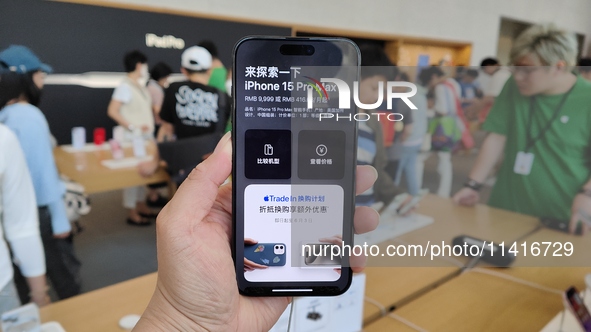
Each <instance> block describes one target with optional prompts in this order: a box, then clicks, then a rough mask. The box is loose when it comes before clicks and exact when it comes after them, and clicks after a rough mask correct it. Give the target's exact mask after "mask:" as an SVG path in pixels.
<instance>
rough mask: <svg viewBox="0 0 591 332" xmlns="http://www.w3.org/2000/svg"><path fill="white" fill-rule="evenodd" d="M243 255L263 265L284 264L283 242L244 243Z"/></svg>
mask: <svg viewBox="0 0 591 332" xmlns="http://www.w3.org/2000/svg"><path fill="white" fill-rule="evenodd" d="M244 257H245V258H246V259H248V260H250V261H251V262H254V263H257V264H261V265H265V266H284V265H285V244H283V243H257V244H250V245H246V244H245V245H244Z"/></svg>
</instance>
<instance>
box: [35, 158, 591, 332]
mask: <svg viewBox="0 0 591 332" xmlns="http://www.w3.org/2000/svg"><path fill="white" fill-rule="evenodd" d="M107 152H108V151H107ZM419 212H420V213H422V214H425V215H429V216H432V217H434V218H435V222H434V224H432V225H429V226H427V227H424V228H422V229H419V230H416V231H413V232H411V233H407V234H405V235H402V236H400V237H399V238H398V239H394V240H391V241H386V242H384V243H382V244H380V247H381V250H383V248H384V247H385V246H387V245H389V244H392V243H397V244H399V243H400V241H403V242H406V243H422V242H424V241H425V240H426V239H429V240H431V241H439V242H441V241H446V243H450V244H451V240H452V239H453V237H455V236H457V235H460V234H468V235H472V236H475V237H480V238H483V239H487V240H494V241H513V240H515V239H516V238H518V237H522V236H523V235H525V234H528V233H530V232H531V231H532V230H533V229H535V228H536V226H537V224H538V223H537V220H536V219H535V218H531V217H527V216H523V215H519V214H515V213H511V212H507V211H502V210H498V209H493V208H489V207H486V206H482V205H480V206H477V207H476V208H463V207H459V206H455V205H453V204H452V203H451V201H450V200H449V199H443V198H439V197H436V196H432V195H429V196H427V197H426V198H425V200H424V201H423V202H422V204H421V207H420V209H419ZM545 231H546V230H540V231H538V232H536V233H534V234H531V235H529V236H527V237H525V238H524V240H526V241H532V240H536V239H544V238H545V235H544V234H545V233H544V232H545ZM550 235H552V234H550ZM565 236H567V237H568V239H571V240H573V239H572V237H570V236H568V235H565ZM401 239H402V240H401ZM553 239H554V241H562V240H563V239H562V238H560V235H559V236H558V237H553ZM564 239H565V240H566V239H567V238H564ZM579 240H580V241H581V243H580V244H575V246H584V245H585V243H587V242H585V241H586V240H585V239H584V238H579ZM396 241H399V242H396ZM573 241H574V240H573ZM577 243H578V242H577ZM581 248H583V247H581ZM581 250H583V249H581ZM582 252H583V251H582ZM587 252H589V251H587ZM387 258H388V260H389V261H380V260H379V258H378V259H374V258H370V259H369V260H368V266H369V267H368V268H367V269H366V274H367V281H366V297H367V298H369V299H371V300H372V302H377V303H378V304H379V305H380V306H382V307H384V308H385V309H387V310H393V309H396V310H395V311H394V312H393V313H394V314H396V315H400V316H401V317H403V318H405V319H408V320H409V321H410V322H413V323H415V324H417V325H419V326H421V327H424V328H426V329H428V330H446V329H448V330H453V331H458V330H462V329H464V327H465V330H472V331H477V330H487V329H488V330H490V331H493V330H507V329H508V330H524V329H526V330H531V329H532V328H536V327H537V328H541V327H542V326H544V325H545V324H546V323H547V321H549V320H550V319H551V318H552V317H553V316H554V315H555V314H556V312H558V311H559V310H560V308H561V306H562V305H561V302H560V297H559V296H557V295H556V294H553V293H548V292H544V291H540V290H537V289H534V288H531V287H527V286H524V285H522V284H518V283H515V282H511V281H508V280H506V279H503V278H500V277H498V276H490V275H486V274H482V273H476V272H469V273H465V274H462V275H461V276H458V274H459V272H460V267H459V266H457V265H454V264H453V262H452V263H450V261H446V260H434V261H430V262H429V264H425V266H428V267H418V266H411V267H409V266H398V267H393V266H392V265H394V264H393V261H392V258H391V257H387ZM465 261H466V260H464V262H465ZM387 264H389V267H387V266H388V265H387ZM590 269H591V268H581V269H571V268H563V269H550V268H527V269H525V268H510V269H503V270H501V269H496V270H497V271H499V272H500V273H505V274H507V275H510V276H514V277H520V278H524V279H527V280H530V281H533V282H537V283H540V284H542V285H544V286H546V287H550V288H557V289H563V288H566V286H565V285H570V284H576V285H578V286H579V287H582V284H581V283H582V277H581V276H582V275H584V274H585V273H587V271H589V270H590ZM577 281H578V282H577ZM155 283H156V275H155V274H151V275H147V276H144V277H140V278H137V279H133V280H130V281H127V282H123V283H120V284H117V285H113V286H110V287H106V288H103V289H100V290H97V291H94V292H91V293H87V294H84V295H81V296H78V297H75V298H72V299H68V300H65V301H61V302H58V303H55V304H52V305H50V306H48V307H45V308H43V309H42V310H41V312H42V319H43V321H50V320H57V321H59V322H60V323H61V324H62V325H63V326H64V327H65V328H66V330H68V331H80V330H83V331H93V329H94V327H96V330H97V331H108V330H117V327H116V326H117V323H118V321H119V319H120V318H121V317H123V316H124V315H126V314H131V313H136V314H141V313H142V311H143V310H144V308H145V307H146V305H147V303H148V301H149V299H150V297H151V295H152V292H153V289H154V285H155ZM505 306H506V308H505ZM521 308H525V309H524V310H523V312H521V311H520V310H521ZM516 313H519V314H516ZM381 316H382V312H381V310H380V308H379V307H378V306H377V305H375V304H372V303H371V302H369V301H365V303H364V313H363V317H364V324H368V323H369V325H368V326H367V331H383V330H388V329H392V328H400V330H401V331H406V330H409V331H412V329H410V328H408V327H406V325H404V324H403V323H400V322H397V321H396V320H394V319H393V318H389V317H383V318H380V317H381ZM372 321H373V323H372ZM505 321H506V322H505ZM82 322H83V323H82ZM532 322H533V323H532ZM460 323H461V325H454V324H460ZM509 323H511V324H513V323H514V324H516V325H515V326H510V325H507V324H509ZM82 324H84V326H82ZM538 325H539V326H538ZM89 326H91V327H93V329H89ZM458 326H460V329H457V327H458Z"/></svg>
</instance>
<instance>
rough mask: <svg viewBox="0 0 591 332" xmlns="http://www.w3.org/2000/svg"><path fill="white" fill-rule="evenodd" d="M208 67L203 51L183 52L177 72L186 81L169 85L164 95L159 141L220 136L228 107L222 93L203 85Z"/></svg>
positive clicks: (224, 95)
mask: <svg viewBox="0 0 591 332" xmlns="http://www.w3.org/2000/svg"><path fill="white" fill-rule="evenodd" d="M211 65H212V57H211V54H209V52H208V51H207V50H206V49H205V48H203V47H200V46H193V47H189V48H187V49H186V50H185V51H184V52H183V54H182V55H181V72H182V73H183V74H184V75H185V77H186V78H187V80H186V81H182V82H175V83H172V84H170V86H169V87H168V89H166V91H165V93H164V102H163V104H162V110H161V111H160V118H161V119H162V121H163V124H162V126H161V128H160V132H159V133H158V140H159V141H161V140H163V139H165V138H168V139H172V138H173V137H176V138H178V139H183V138H189V137H196V136H200V135H204V134H211V133H219V134H220V136H221V134H222V133H223V131H224V128H225V126H226V121H227V120H228V118H229V116H230V107H231V105H230V99H229V97H228V95H227V94H226V93H224V92H222V91H220V90H219V89H217V88H214V87H211V86H208V85H207V83H208V82H209V78H210V75H211V71H212V69H211ZM224 81H225V78H224Z"/></svg>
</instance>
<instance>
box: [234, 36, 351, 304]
mask: <svg viewBox="0 0 591 332" xmlns="http://www.w3.org/2000/svg"><path fill="white" fill-rule="evenodd" d="M234 52H235V54H234V77H233V79H234V81H233V89H234V90H233V96H234V106H235V113H234V118H233V128H232V129H233V133H232V134H233V135H232V137H233V144H234V156H233V157H234V163H233V167H234V168H233V173H232V176H233V177H232V181H233V188H232V189H233V197H234V207H233V208H234V211H233V212H234V213H233V215H234V232H235V233H234V241H235V243H234V245H235V249H234V255H235V262H236V273H237V279H238V280H237V281H238V285H239V289H240V291H241V292H242V293H243V294H246V295H265V296H269V295H283V296H285V295H296V294H298V295H336V294H340V293H342V292H344V291H345V290H346V288H347V287H348V285H349V284H350V280H351V275H352V273H351V270H350V268H349V262H348V257H341V255H331V250H324V252H325V253H326V254H327V255H328V257H324V255H313V253H312V252H311V251H310V250H309V248H316V249H323V248H327V249H330V246H334V245H339V244H340V243H342V242H344V243H351V242H352V236H353V235H352V234H353V231H352V223H353V210H354V206H355V200H354V188H355V184H354V179H355V168H356V150H357V148H356V144H357V143H356V137H357V136H356V135H357V131H356V130H357V124H356V122H355V121H351V120H347V117H350V116H352V115H354V114H356V108H355V106H353V107H341V106H342V105H341V103H339V100H341V96H340V92H339V88H338V85H337V83H339V84H340V83H342V84H346V85H347V86H350V87H353V84H352V82H353V81H355V80H356V79H357V76H358V71H359V66H358V64H359V51H358V49H357V46H356V45H355V44H353V43H352V42H350V41H348V40H344V39H325V38H265V37H260V38H259V37H252V38H246V39H244V40H242V41H240V42H239V43H238V44H237V45H236V47H235V50H234ZM343 96H344V97H342V98H346V99H350V95H349V94H343ZM349 105H354V104H353V103H351V102H350V100H349ZM337 114H338V115H339V117H340V121H336V120H335V119H334V117H335V115H337ZM327 246H328V247H327ZM306 248H308V250H306Z"/></svg>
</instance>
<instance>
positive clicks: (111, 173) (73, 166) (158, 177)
mask: <svg viewBox="0 0 591 332" xmlns="http://www.w3.org/2000/svg"><path fill="white" fill-rule="evenodd" d="M156 149H157V148H156V144H154V143H153V142H149V143H148V145H147V148H146V150H147V153H148V155H155V154H156ZM123 150H124V152H125V156H126V157H131V156H133V150H132V148H131V147H127V148H124V149H123ZM53 155H54V158H55V162H56V164H57V168H58V170H59V172H60V173H61V174H64V175H65V176H67V177H69V178H70V179H72V180H74V181H76V182H79V183H80V184H82V185H83V186H84V188H85V190H86V193H87V194H94V193H98V192H103V191H110V190H118V189H124V188H128V187H136V186H141V185H146V184H150V183H158V182H168V181H169V179H170V177H169V176H168V174H167V173H166V171H165V170H164V169H162V168H159V169H158V170H157V171H156V173H155V174H154V175H152V176H150V177H148V178H144V177H142V176H141V175H140V174H139V173H138V171H137V168H135V167H130V168H121V169H109V168H107V167H105V166H103V165H102V164H101V161H102V160H108V159H113V156H112V154H111V150H110V149H107V150H103V149H98V150H96V151H92V152H74V153H69V152H66V151H65V150H64V149H63V148H62V147H59V146H58V147H56V148H55V149H54V151H53Z"/></svg>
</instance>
